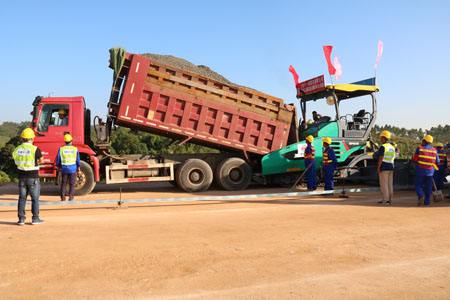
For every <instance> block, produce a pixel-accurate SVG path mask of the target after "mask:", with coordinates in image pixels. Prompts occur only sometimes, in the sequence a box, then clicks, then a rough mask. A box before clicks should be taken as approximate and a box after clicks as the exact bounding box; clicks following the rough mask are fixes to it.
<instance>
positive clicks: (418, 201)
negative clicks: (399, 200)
mask: <svg viewBox="0 0 450 300" xmlns="http://www.w3.org/2000/svg"><path fill="white" fill-rule="evenodd" d="M422 205H423V197H419V198H418V199H417V206H422Z"/></svg>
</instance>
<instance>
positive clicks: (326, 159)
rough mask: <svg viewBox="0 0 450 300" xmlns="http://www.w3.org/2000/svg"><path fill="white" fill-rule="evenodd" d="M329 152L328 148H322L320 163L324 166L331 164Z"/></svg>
mask: <svg viewBox="0 0 450 300" xmlns="http://www.w3.org/2000/svg"><path fill="white" fill-rule="evenodd" d="M329 150H330V148H326V149H325V148H323V151H322V163H323V165H324V166H326V165H329V164H331V163H333V161H332V160H331V159H330V158H329V157H328V151H329Z"/></svg>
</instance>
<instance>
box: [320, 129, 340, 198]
mask: <svg viewBox="0 0 450 300" xmlns="http://www.w3.org/2000/svg"><path fill="white" fill-rule="evenodd" d="M322 143H323V151H322V165H323V173H324V174H323V177H324V182H325V190H326V191H332V190H334V180H333V174H334V171H335V170H336V167H337V160H336V154H335V153H334V150H333V149H332V148H331V147H330V145H331V138H329V137H324V138H322Z"/></svg>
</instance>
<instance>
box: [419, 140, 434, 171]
mask: <svg viewBox="0 0 450 300" xmlns="http://www.w3.org/2000/svg"><path fill="white" fill-rule="evenodd" d="M418 149H419V153H418V154H415V155H414V160H415V161H416V162H417V165H418V166H419V167H420V168H422V169H426V170H432V169H433V168H434V169H437V166H436V154H437V152H436V149H435V148H431V149H427V148H425V147H423V146H422V145H420V146H419V147H418Z"/></svg>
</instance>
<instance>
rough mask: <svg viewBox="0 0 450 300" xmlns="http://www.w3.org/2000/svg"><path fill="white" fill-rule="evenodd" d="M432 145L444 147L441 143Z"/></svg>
mask: <svg viewBox="0 0 450 300" xmlns="http://www.w3.org/2000/svg"><path fill="white" fill-rule="evenodd" d="M434 146H435V147H444V144H442V143H436V144H434Z"/></svg>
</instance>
